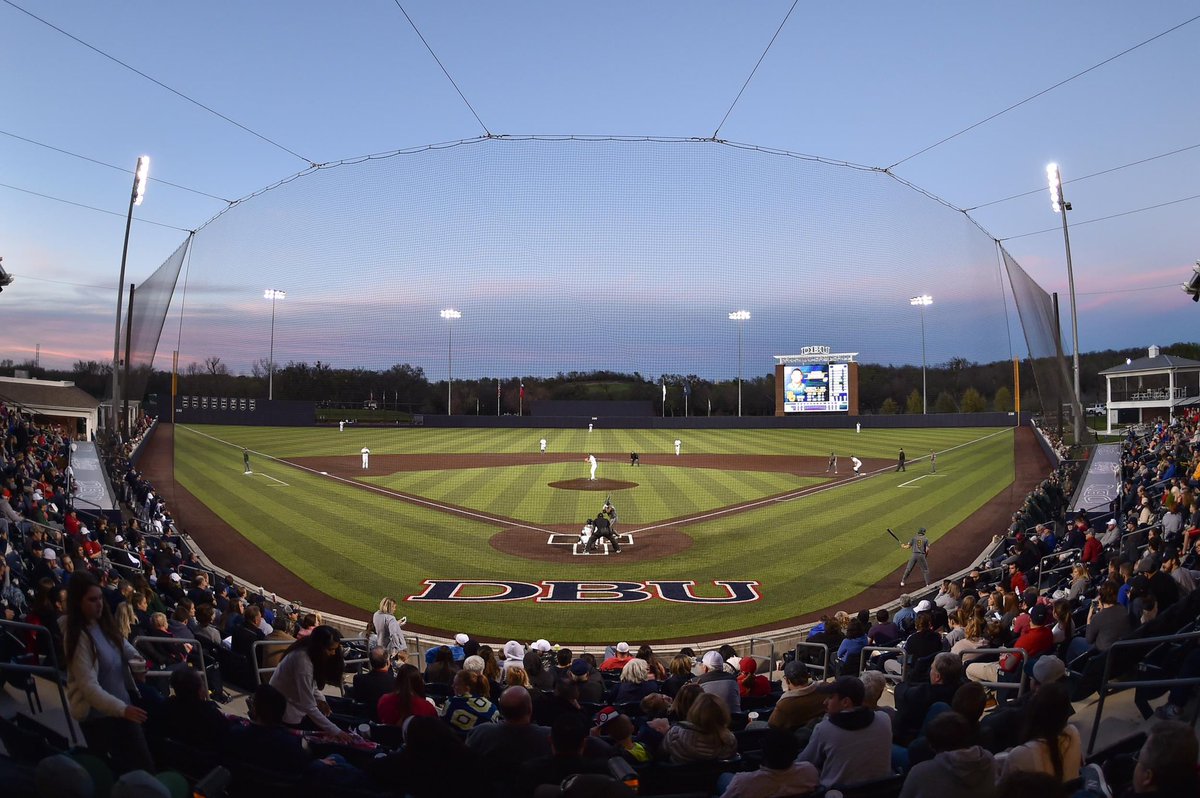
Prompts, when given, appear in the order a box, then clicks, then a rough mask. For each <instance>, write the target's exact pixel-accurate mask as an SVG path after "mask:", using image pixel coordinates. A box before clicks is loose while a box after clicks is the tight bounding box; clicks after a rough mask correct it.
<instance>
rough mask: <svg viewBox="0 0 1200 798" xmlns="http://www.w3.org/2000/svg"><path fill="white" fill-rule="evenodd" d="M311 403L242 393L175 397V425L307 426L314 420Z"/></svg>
mask: <svg viewBox="0 0 1200 798" xmlns="http://www.w3.org/2000/svg"><path fill="white" fill-rule="evenodd" d="M316 419H317V410H316V405H315V404H314V403H313V402H294V401H291V400H287V399H247V398H246V397H244V396H176V397H175V423H176V424H234V425H242V426H247V427H308V426H312V425H313V424H315V423H316Z"/></svg>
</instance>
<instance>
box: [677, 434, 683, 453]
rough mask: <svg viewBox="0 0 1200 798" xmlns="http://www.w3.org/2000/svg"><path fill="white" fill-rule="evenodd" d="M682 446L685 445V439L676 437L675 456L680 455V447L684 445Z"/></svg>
mask: <svg viewBox="0 0 1200 798" xmlns="http://www.w3.org/2000/svg"><path fill="white" fill-rule="evenodd" d="M682 446H683V441H681V440H679V439H678V438H676V439H675V456H676V457H678V456H679V449H680V447H682Z"/></svg>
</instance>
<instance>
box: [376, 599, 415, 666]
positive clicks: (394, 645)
mask: <svg viewBox="0 0 1200 798" xmlns="http://www.w3.org/2000/svg"><path fill="white" fill-rule="evenodd" d="M407 620H408V618H403V619H401V620H399V621H397V620H396V600H395V599H392V598H387V597H384V598H383V599H381V600H380V602H379V611H378V612H376V613H375V615H374V616H372V618H371V625H372V626H373V627H374V629H375V639H376V641H377V642H376V645H377V646H379V647H380V648H382V649H383V650H384V651H386V652H387V656H388V660H389V661H399V662H408V643H407V642H406V641H405V640H404V632H403V631H401V629H400V627H401V626H403V625H404V621H407Z"/></svg>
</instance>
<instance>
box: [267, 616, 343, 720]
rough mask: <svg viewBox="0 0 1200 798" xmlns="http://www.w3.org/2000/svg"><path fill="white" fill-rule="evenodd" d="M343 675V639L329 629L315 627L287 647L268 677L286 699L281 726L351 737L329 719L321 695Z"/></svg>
mask: <svg viewBox="0 0 1200 798" xmlns="http://www.w3.org/2000/svg"><path fill="white" fill-rule="evenodd" d="M344 672H345V659H344V658H343V657H342V636H341V634H340V633H339V632H338V630H337V629H334V628H333V627H332V626H318V627H316V628H314V629H313V630H312V633H311V634H309V635H308V637H305V638H304V639H303V640H297V641H296V642H295V643H292V644H291V645H290V646H288V648H287V650H286V651H285V652H284V654H283V659H282V660H281V661H280V662H279V667H278V668H276V669H275V672H274V673H273V674H271V686H272V687H274V688H275V689H276V690H278V691H279V692H281V693H283V695H284V697H285V698H286V699H287V703H288V705H287V711H285V712H284V713H283V722H284V725H286V726H291V727H292V728H297V729H305V730H308V731H322V732H328V733H330V734H333V735H336V736H337V738H338V740H339V741H346V740H349V739H350V735H348V734H346V733H345V732H343V731H342V730H341V729H340V728H338V726H337V724H335V723H334V722H333V721H331V720H330V719H329V715H330V714H332V710H331V709H330V708H329V703H328V702H327V701H326V700H325V694H324V693H322V692H321V690H322V689H323V688H324V687H325V685H326V684H338V683H340V680H341V679H342V675H343V673H344Z"/></svg>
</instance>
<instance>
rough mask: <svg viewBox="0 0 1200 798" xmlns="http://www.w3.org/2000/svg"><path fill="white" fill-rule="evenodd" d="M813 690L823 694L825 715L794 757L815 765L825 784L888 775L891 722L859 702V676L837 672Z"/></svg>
mask: <svg viewBox="0 0 1200 798" xmlns="http://www.w3.org/2000/svg"><path fill="white" fill-rule="evenodd" d="M817 692H819V693H820V694H822V695H824V696H825V712H826V716H825V719H824V720H822V721H821V722H820V723H818V724H817V726H816V728H815V729H813V733H812V737H810V738H809V740H808V745H807V746H805V747H804V750H803V751H801V752H800V756H799V757H798V758H797V759H796V761H797V762H809V763H811V764H813V765H815V766H816V767H817V768H818V769H819V770H820V771H821V784H822V785H823V786H825V787H830V786H832V785H834V784H846V783H848V782H860V781H872V780H874V779H882V778H884V777H886V776H889V775H891V772H892V722H891V721H890V720H889V719H888V716H887V715H886V714H884V713H883V712H876V711H874V710H872V709H871V708H870V707H865V706H863V698H864V697H865V695H866V688H864V687H863V683H862V680H861V679H859V678H858V677H857V676H839V677H838V678H837V679H834V680H833V681H832V682H826V683H824V684H822V685H820V687H818V689H817Z"/></svg>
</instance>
